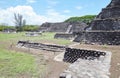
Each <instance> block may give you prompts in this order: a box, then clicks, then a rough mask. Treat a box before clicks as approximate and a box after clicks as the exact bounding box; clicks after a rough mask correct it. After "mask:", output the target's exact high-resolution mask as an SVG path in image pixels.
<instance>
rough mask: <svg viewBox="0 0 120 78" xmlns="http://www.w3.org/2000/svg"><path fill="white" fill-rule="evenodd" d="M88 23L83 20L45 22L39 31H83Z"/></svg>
mask: <svg viewBox="0 0 120 78" xmlns="http://www.w3.org/2000/svg"><path fill="white" fill-rule="evenodd" d="M85 27H87V24H85V23H83V22H60V23H47V22H46V23H43V24H42V25H41V26H40V29H39V31H47V32H57V33H72V32H78V31H83V30H84V28H85Z"/></svg>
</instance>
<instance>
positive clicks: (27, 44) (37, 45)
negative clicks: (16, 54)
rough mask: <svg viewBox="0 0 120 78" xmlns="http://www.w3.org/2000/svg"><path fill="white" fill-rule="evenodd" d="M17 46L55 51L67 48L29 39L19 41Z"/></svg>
mask: <svg viewBox="0 0 120 78" xmlns="http://www.w3.org/2000/svg"><path fill="white" fill-rule="evenodd" d="M17 46H18V47H26V48H33V49H40V50H46V51H53V52H63V51H64V50H65V46H59V45H48V44H42V43H31V42H29V41H18V43H17Z"/></svg>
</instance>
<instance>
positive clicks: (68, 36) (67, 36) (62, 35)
mask: <svg viewBox="0 0 120 78" xmlns="http://www.w3.org/2000/svg"><path fill="white" fill-rule="evenodd" d="M54 38H55V39H58V38H60V39H68V40H73V39H74V38H75V35H74V34H69V33H68V34H67V33H56V34H55V36H54Z"/></svg>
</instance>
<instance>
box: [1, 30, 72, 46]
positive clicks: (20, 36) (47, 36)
mask: <svg viewBox="0 0 120 78" xmlns="http://www.w3.org/2000/svg"><path fill="white" fill-rule="evenodd" d="M54 35H55V33H50V32H46V33H43V34H42V35H40V36H36V37H27V36H25V32H21V33H16V34H14V33H11V34H6V33H0V41H8V40H10V41H11V42H17V41H18V40H30V41H35V42H41V41H43V42H45V41H47V42H53V43H55V44H61V45H68V44H70V43H71V41H69V40H65V39H54Z"/></svg>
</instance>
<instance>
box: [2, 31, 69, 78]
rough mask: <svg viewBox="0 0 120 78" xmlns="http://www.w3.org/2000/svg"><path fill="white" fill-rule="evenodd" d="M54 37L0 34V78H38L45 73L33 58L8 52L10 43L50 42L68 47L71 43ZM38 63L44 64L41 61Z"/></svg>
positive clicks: (22, 33)
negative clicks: (28, 41) (22, 77)
mask: <svg viewBox="0 0 120 78" xmlns="http://www.w3.org/2000/svg"><path fill="white" fill-rule="evenodd" d="M54 35H55V33H43V34H42V35H41V36H37V37H27V36H25V32H21V33H16V34H15V33H10V34H7V33H1V32H0V78H21V75H27V76H28V78H39V77H38V76H40V74H41V73H42V74H43V72H45V71H46V65H44V64H41V65H39V67H38V64H37V63H36V61H35V60H36V58H35V57H34V56H32V55H31V54H27V53H23V52H15V51H12V50H9V49H10V45H11V44H12V43H13V44H16V43H17V41H18V40H30V41H33V42H50V43H51V42H52V43H55V44H61V45H68V44H70V43H71V42H70V41H69V40H64V39H54ZM8 48H9V49H8ZM40 58H43V57H40ZM40 63H44V62H43V61H41V62H40Z"/></svg>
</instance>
